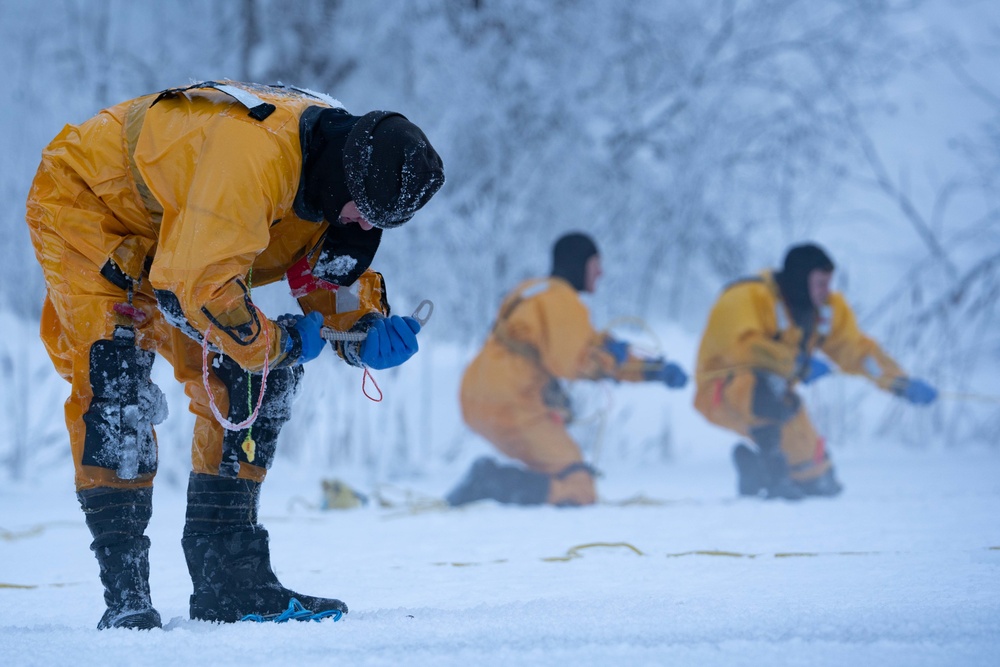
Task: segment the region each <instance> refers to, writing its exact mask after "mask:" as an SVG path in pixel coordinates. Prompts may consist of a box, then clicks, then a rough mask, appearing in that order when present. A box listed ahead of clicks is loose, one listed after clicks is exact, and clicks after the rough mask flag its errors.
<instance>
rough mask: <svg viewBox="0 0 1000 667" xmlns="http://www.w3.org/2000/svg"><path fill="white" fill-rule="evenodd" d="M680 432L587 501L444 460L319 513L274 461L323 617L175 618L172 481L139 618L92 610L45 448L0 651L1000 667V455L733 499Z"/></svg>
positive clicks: (283, 564) (297, 582) (285, 531)
mask: <svg viewBox="0 0 1000 667" xmlns="http://www.w3.org/2000/svg"><path fill="white" fill-rule="evenodd" d="M693 451H694V453H691V452H688V453H687V454H686V455H684V456H681V457H678V460H675V461H673V462H669V463H663V464H656V465H646V466H642V467H639V466H636V465H635V464H621V465H612V466H611V468H610V469H607V470H606V471H605V472H606V475H605V477H604V478H602V479H601V480H600V489H601V493H602V497H603V500H604V502H602V504H601V505H599V506H597V507H591V508H585V509H555V508H550V507H544V508H512V507H504V506H500V505H496V504H493V503H489V502H484V503H478V504H475V505H472V506H469V507H467V508H465V509H461V510H444V509H441V508H439V507H434V506H433V505H432V504H431V503H429V502H425V501H428V500H432V499H433V498H435V497H440V496H441V495H442V494H443V493H444V492H446V491H447V490H448V488H449V487H450V486H451V484H452V483H453V482H454V481H455V479H456V478H457V477H458V475H459V474H460V473H461V469H460V466H459V465H458V464H456V465H455V466H454V467H453V468H452V469H449V470H441V471H440V474H438V473H435V475H434V476H433V478H431V477H425V478H421V479H417V480H412V481H411V482H409V483H406V484H400V485H399V486H397V487H393V488H388V487H386V488H382V489H381V492H382V496H383V497H384V498H386V499H387V500H390V501H393V502H394V506H392V507H377V506H376V503H374V502H373V503H370V504H369V505H368V506H367V507H363V508H359V509H354V510H338V511H322V510H320V509H317V507H316V506H317V504H318V502H319V500H320V497H321V493H320V480H321V477H322V475H321V474H319V473H315V472H309V471H308V469H307V468H298V469H292V468H290V467H288V466H286V465H283V464H282V462H281V461H280V460H279V461H278V463H276V465H275V467H274V469H273V470H272V473H271V476H270V478H269V480H268V482H267V484H266V485H265V487H264V493H263V494H262V517H263V522H264V523H265V525H267V526H268V528H269V529H270V531H271V536H272V547H273V551H274V565H275V569H276V571H277V572H278V575H279V577H280V578H281V579H282V580H283V582H284V583H285V584H286V585H288V586H289V587H291V588H296V589H298V590H301V591H303V592H306V593H313V594H324V595H330V596H335V597H340V598H341V599H343V600H345V601H346V602H347V603H348V604H349V606H350V608H351V612H350V614H348V615H347V616H345V617H344V619H343V620H342V621H340V622H337V623H333V622H330V621H326V622H323V623H296V622H292V623H289V624H284V625H259V624H252V623H245V624H238V625H232V626H217V625H211V624H206V623H201V622H193V621H190V620H188V619H187V606H186V605H187V596H188V594H189V593H190V581H189V579H188V575H187V571H186V568H185V565H184V559H183V555H182V553H181V548H180V533H181V528H182V525H183V515H184V498H183V493H182V492H181V490H179V489H178V488H175V487H171V486H169V485H161V486H158V487H157V490H156V494H155V504H154V514H153V520H152V523H151V526H150V531H149V534H150V536H151V538H152V542H153V548H152V571H153V573H152V577H151V583H152V589H153V601H154V603H155V604H156V606H157V608H158V609H159V611H160V613H161V615H162V616H163V619H164V623H165V627H164V630H163V631H153V632H148V633H139V632H133V631H106V632H98V631H96V630H95V625H96V623H97V620H98V618H99V617H100V614H101V612H102V609H103V607H102V605H103V601H102V598H101V588H100V584H99V582H98V578H97V565H96V561H95V560H94V558H93V555H92V554H91V553H90V551H89V550H88V544H89V541H90V537H89V534H88V532H87V529H86V527H85V526H84V522H83V518H82V515H81V514H80V511H79V509H78V507H77V504H76V500H75V497H74V493H73V490H72V482H71V479H72V474H71V469H70V468H69V464H68V462H66V463H65V465H61V464H56V466H55V468H54V469H52V470H50V471H48V474H47V475H46V476H44V477H42V478H40V479H35V480H33V481H31V482H30V483H17V484H8V485H6V486H4V487H3V488H2V489H0V516H2V517H3V524H2V526H0V528H2V531H0V538H2V539H0V564H2V565H0V664H3V665H52V664H74V665H103V666H111V665H135V664H149V665H175V664H191V665H194V664H205V665H250V664H278V663H286V664H344V665H400V664H406V665H473V664H474V665H477V666H479V667H485V666H486V665H517V664H530V665H535V664H572V665H581V666H582V665H610V664H615V665H644V664H657V665H659V664H670V665H703V666H714V665H719V666H726V667H732V666H736V665H754V666H759V665H810V666H822V665H831V666H836V667H844V666H845V665H880V666H881V667H888V666H889V665H905V666H907V667H912V666H916V665H963V666H972V665H996V664H998V662H997V661H998V656H1000V521H998V516H1000V452H998V451H996V450H995V449H992V450H988V449H974V448H963V449H935V450H924V451H920V450H914V449H912V448H906V447H902V446H897V445H892V444H887V443H873V442H869V443H865V446H854V447H852V448H851V449H850V450H845V451H842V452H839V453H836V454H835V455H836V456H837V464H838V470H839V471H840V475H841V477H842V479H843V480H844V482H845V483H846V487H847V489H846V492H845V494H844V495H843V496H842V497H840V498H837V499H834V500H825V499H824V500H812V501H809V502H802V503H791V502H785V501H775V502H765V501H760V500H750V499H737V498H735V497H734V493H733V477H732V473H731V470H730V467H729V464H728V461H727V452H726V451H725V448H723V447H711V448H705V449H704V450H693ZM462 465H463V466H464V462H463V464H462ZM362 490H364V491H368V492H371V491H373V489H362ZM629 500H631V501H632V502H623V501H629ZM639 500H642V501H644V502H638V501H639Z"/></svg>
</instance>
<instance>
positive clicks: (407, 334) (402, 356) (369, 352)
mask: <svg viewBox="0 0 1000 667" xmlns="http://www.w3.org/2000/svg"><path fill="white" fill-rule="evenodd" d="M418 333H420V322H418V321H416V320H415V319H413V318H412V317H400V316H399V315H392V316H391V317H385V318H382V319H380V320H377V321H376V322H375V324H373V325H372V327H371V329H369V330H368V338H367V339H365V342H364V343H362V344H361V361H362V362H364V364H365V366H368V367H369V368H374V369H376V370H382V369H384V368H392V367H394V366H399V365H400V364H401V363H403V362H404V361H406V360H407V359H409V358H410V357H412V356H413V355H414V354H416V353H417V349H418V345H417V334H418Z"/></svg>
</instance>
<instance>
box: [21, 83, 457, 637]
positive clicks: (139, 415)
mask: <svg viewBox="0 0 1000 667" xmlns="http://www.w3.org/2000/svg"><path fill="white" fill-rule="evenodd" d="M443 182H444V173H443V170H442V165H441V161H440V158H439V157H438V155H437V153H435V152H434V150H433V148H431V146H430V144H429V143H428V141H427V138H426V137H425V136H424V134H423V132H422V131H421V130H420V129H419V128H418V127H417V126H415V125H413V124H412V123H410V122H409V121H408V120H407V119H406V118H404V117H403V116H401V115H399V114H396V113H390V112H385V111H378V112H371V113H368V114H365V115H364V116H360V117H359V116H353V115H351V114H349V113H348V112H347V111H346V110H345V109H344V108H343V107H342V106H341V105H340V104H339V103H338V102H337V101H336V100H333V99H332V98H329V97H326V96H319V95H315V94H311V93H306V92H304V91H299V90H296V89H292V88H285V87H281V86H258V85H255V84H240V83H236V82H222V83H217V82H205V83H202V84H196V85H192V86H189V87H187V88H183V89H171V90H168V91H164V92H163V93H160V94H152V95H148V96H145V97H140V98H137V99H134V100H130V101H127V102H123V103H121V104H119V105H117V106H114V107H111V108H109V109H105V110H104V111H102V112H100V113H99V114H98V115H97V116H95V117H94V118H93V119H91V120H88V121H86V122H85V123H82V124H81V125H79V126H73V125H68V126H66V127H65V128H64V129H63V131H62V132H61V133H60V134H59V135H58V136H57V137H56V138H55V139H54V140H53V141H52V142H51V143H50V144H49V145H48V147H46V149H45V150H44V152H43V154H42V162H41V166H40V167H39V169H38V172H37V175H36V177H35V180H34V183H33V185H32V188H31V192H30V195H29V198H28V203H27V222H28V225H29V227H30V231H31V237H32V243H33V244H34V247H35V253H36V256H37V258H38V261H39V262H40V263H41V266H42V269H43V272H44V275H45V281H46V286H47V293H46V298H45V303H44V306H43V311H42V322H41V336H42V340H43V342H44V344H45V347H46V349H47V350H48V353H49V356H50V357H51V358H52V361H53V363H54V364H55V367H56V370H57V371H58V372H59V373H60V375H62V377H63V378H65V379H66V380H68V381H69V382H70V383H71V389H70V396H69V398H68V399H67V401H66V404H65V416H66V425H67V427H68V428H69V436H70V446H71V449H72V455H73V462H74V464H75V469H76V480H75V481H76V488H77V496H78V498H79V502H80V505H81V507H82V509H83V511H84V516H85V519H86V522H87V526H88V527H89V529H90V531H91V533H92V536H93V538H94V539H93V543H92V544H91V549H92V550H93V551H94V554H95V555H96V556H97V561H98V564H99V566H100V577H101V582H102V583H103V584H104V588H105V593H104V599H105V602H106V604H107V610H106V611H105V612H104V615H103V617H102V618H101V620H100V622H99V624H98V628H100V629H104V628H115V627H122V628H139V629H149V628H154V627H159V626H160V616H159V613H158V612H157V611H156V609H155V608H154V607H153V604H152V600H151V596H150V590H149V547H150V542H149V538H148V537H146V536H145V530H146V527H147V524H148V522H149V519H150V516H151V513H152V486H153V478H154V476H155V474H156V465H157V451H156V437H155V434H154V430H153V426H154V425H155V424H157V423H160V422H161V421H162V420H163V419H164V418H165V417H166V403H165V401H164V397H163V394H162V392H161V391H160V390H159V388H158V387H157V386H156V385H155V384H153V382H152V381H151V379H150V369H151V367H152V364H153V359H154V356H155V353H157V352H158V353H160V354H161V355H163V356H164V357H165V358H166V359H167V360H168V361H169V362H170V363H171V364H172V365H173V367H174V375H175V377H176V378H177V379H178V380H179V381H180V382H182V383H184V387H185V392H186V393H187V395H188V397H189V398H190V400H191V403H190V409H191V411H192V412H193V413H194V414H195V416H196V420H195V429H194V439H193V443H192V456H191V459H192V465H193V471H192V473H191V475H190V479H189V482H188V498H187V518H186V523H185V526H184V535H183V539H182V545H183V549H184V555H185V558H186V560H187V565H188V569H189V572H190V575H191V580H192V584H193V594H192V595H191V599H190V613H191V617H192V618H194V619H200V620H207V621H216V622H233V621H239V620H241V619H243V618H244V617H252V618H253V617H256V618H265V617H272V616H273V615H277V614H280V613H281V612H284V611H286V610H287V609H289V608H292V607H293V606H294V605H293V602H292V599H293V598H294V599H296V600H297V601H298V603H300V604H301V605H302V606H304V607H305V608H306V609H307V610H308V611H309V612H312V615H313V616H315V617H317V618H319V617H325V615H330V614H334V613H336V614H340V613H345V612H346V611H347V607H346V605H344V603H343V602H341V601H340V600H336V599H332V598H319V597H312V596H306V595H300V594H298V593H295V592H294V591H291V590H289V589H287V588H285V587H284V586H282V585H281V584H280V583H279V581H278V579H277V578H276V577H275V575H274V571H273V570H272V568H271V561H270V551H269V547H268V533H267V531H266V530H265V529H264V528H263V527H262V526H260V525H259V524H258V523H257V498H258V494H259V490H260V486H261V484H262V483H263V481H264V477H265V475H266V473H267V469H268V468H269V467H270V465H271V462H272V460H273V457H274V452H275V448H276V446H277V441H278V433H279V431H280V430H281V428H282V425H283V424H284V423H285V422H286V421H287V420H288V418H289V417H290V408H291V401H292V398H293V397H294V394H295V392H296V388H297V387H298V384H299V381H300V379H301V377H302V373H303V372H304V371H303V365H304V364H305V363H306V362H308V361H310V360H312V359H315V358H316V357H317V356H318V355H319V354H320V352H321V351H322V349H323V348H324V347H325V342H324V337H323V335H322V333H321V327H322V326H323V325H324V324H325V325H326V326H328V327H330V328H333V329H335V330H340V331H344V330H354V331H357V332H367V337H366V338H364V339H363V340H361V341H357V342H349V343H348V342H338V343H337V344H336V350H337V352H338V354H339V355H340V356H342V357H343V358H344V360H346V361H347V362H348V363H350V364H352V365H355V366H359V367H360V366H370V367H373V368H380V367H381V368H388V367H390V366H394V365H398V364H400V363H403V362H404V361H405V360H406V359H407V358H409V357H410V356H411V355H412V354H414V353H415V352H416V351H417V340H416V333H417V332H418V331H419V323H417V322H416V320H413V319H412V318H401V317H398V316H391V315H390V314H389V306H388V303H387V302H386V299H385V290H384V285H383V281H382V277H381V275H380V274H378V273H375V272H374V271H371V270H369V265H370V264H371V262H372V259H373V257H374V255H375V251H376V249H377V248H378V245H379V240H380V239H381V235H382V231H383V230H384V229H388V228H391V227H396V226H399V225H401V224H403V223H404V222H406V221H407V220H409V219H410V218H411V217H412V216H413V214H414V213H415V212H416V211H417V210H418V209H419V208H421V207H422V206H423V205H424V204H425V203H426V202H427V201H428V200H429V199H430V198H431V196H432V195H433V194H434V193H435V192H436V191H437V189H438V188H439V187H440V186H441V184H442V183H443ZM282 279H287V280H288V282H289V286H290V287H291V289H292V293H293V295H294V296H296V297H297V298H298V302H299V305H300V306H301V308H302V314H295V315H286V316H283V317H279V318H277V319H276V320H271V319H269V318H267V317H265V316H264V314H263V313H261V312H260V310H258V309H257V307H256V306H255V305H254V303H253V300H252V298H251V289H252V287H253V286H256V285H264V284H267V283H273V282H276V281H279V280H282ZM203 355H204V356H203ZM265 387H266V388H265ZM254 404H255V407H254V408H253V409H252V410H251V405H254ZM251 417H255V418H256V421H251ZM223 425H225V428H224V426H223Z"/></svg>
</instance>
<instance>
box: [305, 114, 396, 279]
mask: <svg viewBox="0 0 1000 667" xmlns="http://www.w3.org/2000/svg"><path fill="white" fill-rule="evenodd" d="M359 120H361V119H360V118H359V117H358V116H352V115H350V114H348V113H347V112H346V111H344V110H343V109H327V108H323V107H310V108H309V109H307V110H306V112H305V113H304V114H303V115H302V122H301V125H300V129H301V132H302V153H303V165H304V166H303V174H302V187H301V189H300V192H299V196H298V197H297V198H296V202H295V212H296V214H297V215H298V216H299V217H300V218H302V219H304V220H312V221H314V222H320V221H322V220H323V219H324V218H325V219H326V221H327V223H328V224H329V228H328V229H327V231H326V234H324V236H323V241H322V242H321V244H320V253H319V257H318V258H317V260H316V266H315V267H314V268H313V270H312V274H313V275H314V276H316V277H317V278H320V279H321V280H325V281H327V282H330V283H333V284H334V285H338V286H346V285H352V284H354V282H355V281H356V280H357V279H358V278H359V277H360V276H361V274H362V273H364V272H365V271H366V270H367V269H368V267H369V266H371V263H372V260H373V259H374V258H375V252H376V251H377V250H378V246H379V243H380V242H381V241H382V230H381V229H378V228H374V229H369V230H365V229H362V228H361V227H360V226H359V225H357V224H349V225H342V224H340V222H339V219H340V211H341V210H342V209H343V208H344V205H345V204H347V202H349V201H351V199H353V197H352V196H351V192H350V189H349V188H348V186H347V174H346V172H345V170H344V145H345V144H346V143H347V137H348V136H349V135H350V132H351V130H353V129H354V126H355V125H357V123H358V121H359Z"/></svg>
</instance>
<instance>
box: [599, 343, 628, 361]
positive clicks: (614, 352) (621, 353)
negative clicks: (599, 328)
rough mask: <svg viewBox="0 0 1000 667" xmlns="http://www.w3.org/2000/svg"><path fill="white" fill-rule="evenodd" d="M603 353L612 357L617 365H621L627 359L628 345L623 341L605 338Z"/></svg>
mask: <svg viewBox="0 0 1000 667" xmlns="http://www.w3.org/2000/svg"><path fill="white" fill-rule="evenodd" d="M604 351H605V352H607V353H608V354H610V355H611V356H612V357H614V358H615V363H617V364H623V363H625V360H626V359H628V343H626V342H625V341H621V340H615V339H614V338H605V339H604Z"/></svg>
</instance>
